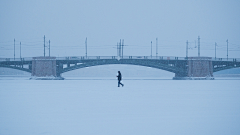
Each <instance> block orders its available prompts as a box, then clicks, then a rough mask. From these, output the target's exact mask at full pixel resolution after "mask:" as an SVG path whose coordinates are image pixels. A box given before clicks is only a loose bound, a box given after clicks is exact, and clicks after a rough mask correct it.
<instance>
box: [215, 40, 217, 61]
mask: <svg viewBox="0 0 240 135" xmlns="http://www.w3.org/2000/svg"><path fill="white" fill-rule="evenodd" d="M216 48H217V43H216V42H215V60H216V56H217V54H216Z"/></svg>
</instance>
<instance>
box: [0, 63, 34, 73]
mask: <svg viewBox="0 0 240 135" xmlns="http://www.w3.org/2000/svg"><path fill="white" fill-rule="evenodd" d="M0 67H2V68H11V69H16V70H20V71H25V72H28V73H32V70H30V69H27V68H23V67H17V66H11V65H0Z"/></svg>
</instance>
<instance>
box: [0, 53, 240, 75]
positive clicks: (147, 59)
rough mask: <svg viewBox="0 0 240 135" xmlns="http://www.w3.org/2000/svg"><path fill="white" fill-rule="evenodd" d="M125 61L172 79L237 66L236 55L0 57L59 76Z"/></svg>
mask: <svg viewBox="0 0 240 135" xmlns="http://www.w3.org/2000/svg"><path fill="white" fill-rule="evenodd" d="M39 62H40V63H39ZM109 64H127V65H138V66H146V67H151V68H157V69H161V70H165V71H169V72H172V73H175V77H174V79H183V78H185V79H186V78H187V79H189V78H198V79H199V78H206V77H210V78H213V72H217V71H221V70H226V69H230V68H237V67H240V58H237V59H236V58H228V59H224V58H211V57H170V56H157V57H156V56H152V57H151V56H71V57H27V58H21V59H20V58H18V59H13V58H0V67H5V68H12V69H17V70H22V71H25V72H29V73H31V74H32V76H37V77H44V76H54V77H61V74H62V73H65V72H68V71H72V70H76V69H80V68H85V67H91V66H98V65H109Z"/></svg>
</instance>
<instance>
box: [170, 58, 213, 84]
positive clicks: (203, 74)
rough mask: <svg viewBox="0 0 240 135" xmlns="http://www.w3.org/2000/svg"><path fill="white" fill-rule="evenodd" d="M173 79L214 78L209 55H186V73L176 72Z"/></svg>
mask: <svg viewBox="0 0 240 135" xmlns="http://www.w3.org/2000/svg"><path fill="white" fill-rule="evenodd" d="M173 80H214V77H213V67H212V58H211V57H188V61H187V65H186V73H185V74H182V73H181V74H180V73H176V74H175V77H173Z"/></svg>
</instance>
